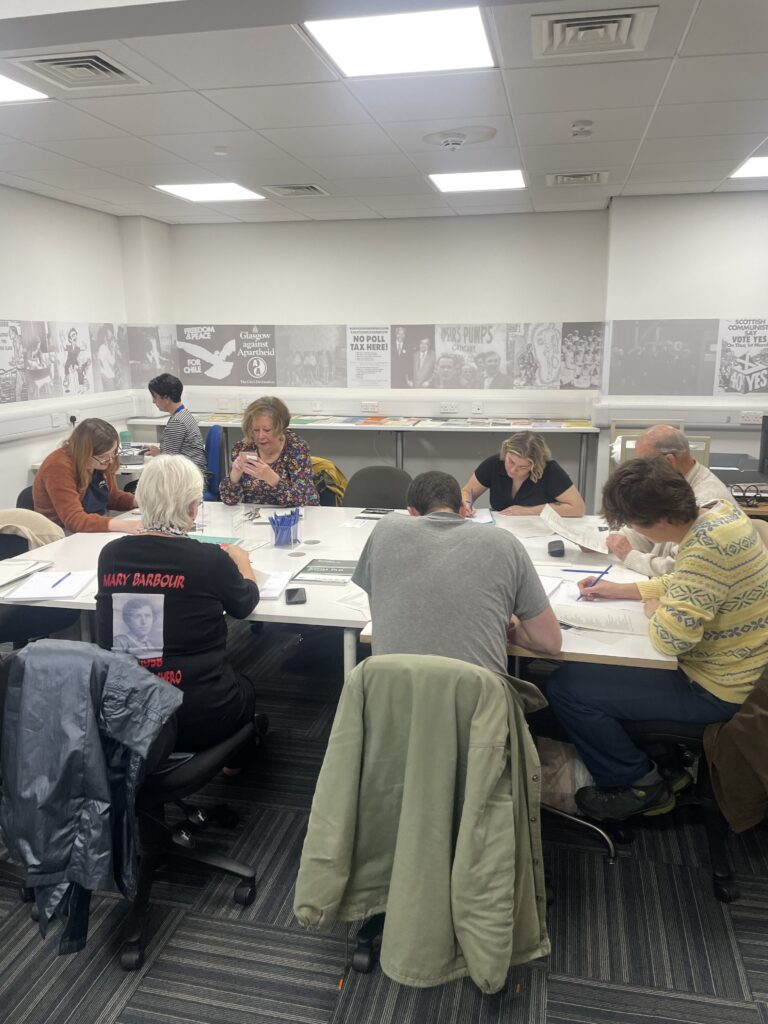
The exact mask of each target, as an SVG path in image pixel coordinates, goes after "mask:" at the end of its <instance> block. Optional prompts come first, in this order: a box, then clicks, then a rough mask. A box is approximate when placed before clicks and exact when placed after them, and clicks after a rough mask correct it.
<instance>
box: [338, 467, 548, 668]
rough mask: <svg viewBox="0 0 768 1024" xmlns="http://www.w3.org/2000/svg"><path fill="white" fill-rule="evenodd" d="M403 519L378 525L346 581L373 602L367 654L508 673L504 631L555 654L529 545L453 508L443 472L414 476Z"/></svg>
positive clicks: (454, 490)
mask: <svg viewBox="0 0 768 1024" xmlns="http://www.w3.org/2000/svg"><path fill="white" fill-rule="evenodd" d="M407 502H408V511H409V513H410V515H409V516H408V517H407V518H406V517H405V516H400V515H396V514H391V515H388V516H387V517H386V518H385V519H382V520H381V522H379V523H378V524H377V525H376V528H375V529H374V531H373V533H372V534H371V536H370V537H369V538H368V543H367V544H366V545H365V548H364V549H363V553H362V555H361V556H360V560H359V561H358V563H357V568H356V569H355V574H354V576H353V577H352V579H353V581H354V582H355V583H357V585H358V586H360V587H362V589H363V590H365V591H366V592H367V593H368V595H369V597H370V602H371V617H372V620H373V653H374V654H440V655H443V656H444V657H446V658H457V659H459V660H460V661H468V662H470V663H471V664H473V665H480V666H482V667H484V668H489V669H491V670H492V671H494V672H500V673H502V674H503V675H506V673H507V634H508V630H509V629H510V626H511V627H512V628H513V629H514V637H515V639H516V641H517V642H519V643H521V644H523V645H525V646H528V647H531V648H533V649H535V650H538V651H541V652H542V653H545V654H558V653H559V652H560V644H561V635H560V626H559V624H558V621H557V619H556V617H555V614H554V612H553V611H552V608H551V607H550V605H549V601H548V599H547V596H546V594H545V593H544V589H543V587H542V585H541V583H540V582H539V577H538V575H537V574H536V570H535V569H534V568H533V565H532V564H531V560H530V558H529V557H528V554H527V552H526V551H525V549H524V548H523V546H522V545H521V544H520V542H519V541H518V540H517V538H516V537H514V536H513V535H512V534H511V533H509V532H508V531H506V530H503V529H498V528H495V527H493V526H487V525H482V524H479V523H474V522H472V520H470V519H464V518H462V516H461V515H459V509H460V508H461V490H460V488H459V485H458V483H457V482H456V481H455V480H454V478H453V477H452V476H449V475H448V474H447V473H441V472H438V471H432V472H429V473H422V474H421V475H420V476H417V477H416V479H415V480H414V481H413V482H412V483H411V485H410V487H409V489H408V497H407Z"/></svg>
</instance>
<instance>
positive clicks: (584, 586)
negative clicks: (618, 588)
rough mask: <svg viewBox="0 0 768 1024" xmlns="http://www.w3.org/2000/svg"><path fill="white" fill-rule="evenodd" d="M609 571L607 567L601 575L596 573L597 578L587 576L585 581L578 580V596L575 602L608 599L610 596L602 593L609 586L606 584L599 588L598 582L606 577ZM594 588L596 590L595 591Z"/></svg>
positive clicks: (609, 568)
mask: <svg viewBox="0 0 768 1024" xmlns="http://www.w3.org/2000/svg"><path fill="white" fill-rule="evenodd" d="M610 570H611V567H610V565H608V566H606V567H605V569H603V571H602V572H601V573H598V574H597V576H587V578H586V579H584V580H579V582H578V587H579V596H578V598H577V600H579V601H581V600H582V599H583V600H585V601H594V599H595V598H596V597H609V596H610V595H609V594H606V593H605V592H604V591H605V588H606V587H610V585H611V584H610V583H606V584H603V585H602V586H601V585H600V580H601V579H602V578H603V577H604V576H605V575H606V573H608V572H610ZM595 587H597V588H598V589H597V590H595Z"/></svg>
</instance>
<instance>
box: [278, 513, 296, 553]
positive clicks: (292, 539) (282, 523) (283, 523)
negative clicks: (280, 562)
mask: <svg viewBox="0 0 768 1024" xmlns="http://www.w3.org/2000/svg"><path fill="white" fill-rule="evenodd" d="M298 533H299V524H298V523H294V522H291V519H290V518H289V517H288V516H281V517H279V518H278V521H277V523H273V524H272V541H273V543H274V545H275V547H276V548H290V547H293V545H294V544H298Z"/></svg>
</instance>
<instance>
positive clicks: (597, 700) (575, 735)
mask: <svg viewBox="0 0 768 1024" xmlns="http://www.w3.org/2000/svg"><path fill="white" fill-rule="evenodd" d="M547 699H548V700H549V702H550V704H551V705H552V710H553V711H554V713H555V715H556V716H557V718H558V719H559V720H560V722H561V723H562V725H563V726H564V727H565V729H566V731H567V732H568V734H569V736H570V738H571V740H572V741H573V743H574V744H575V746H576V749H577V750H578V752H579V755H580V757H581V759H582V760H583V761H584V763H585V764H586V766H587V768H588V769H589V771H590V774H591V775H592V778H593V779H594V780H595V782H596V783H597V785H598V786H600V787H601V788H604V789H605V788H608V787H610V786H628V785H631V784H632V783H633V782H636V781H637V780H638V779H641V778H642V777H643V776H644V775H647V773H648V772H649V771H650V770H651V768H652V764H651V762H650V760H649V759H648V757H647V755H646V754H644V753H643V751H642V750H640V749H639V748H638V747H636V746H635V744H634V743H633V742H632V740H631V739H630V738H629V736H628V735H627V734H626V732H625V731H624V729H623V728H622V727H621V722H622V721H635V722H643V721H653V720H655V721H659V720H661V721H669V722H704V723H709V722H727V721H728V719H729V718H731V717H732V716H733V715H734V714H735V713H736V712H737V711H738V710H739V708H740V707H741V705H740V704H732V703H730V702H729V701H724V700H720V698H719V697H715V696H714V694H711V693H709V692H708V691H707V690H705V689H704V687H703V686H699V684H698V683H694V682H693V681H692V680H690V679H688V677H687V676H686V675H685V673H684V672H682V671H681V670H680V669H677V671H675V672H670V671H668V670H667V669H656V668H628V667H625V666H622V665H589V664H581V663H579V662H569V663H567V664H564V665H563V666H562V667H561V668H559V669H557V671H556V672H554V673H553V675H552V676H551V678H550V680H549V682H548V683H547Z"/></svg>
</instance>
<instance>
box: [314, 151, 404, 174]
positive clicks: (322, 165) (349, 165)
mask: <svg viewBox="0 0 768 1024" xmlns="http://www.w3.org/2000/svg"><path fill="white" fill-rule="evenodd" d="M304 163H305V164H306V165H307V167H310V168H311V169H312V170H313V171H314V172H315V173H316V174H321V175H322V176H323V177H324V178H341V177H344V178H396V177H399V176H401V175H408V174H413V164H412V163H411V161H410V160H409V159H408V157H407V156H403V155H402V153H385V154H379V155H377V156H338V157H305V158H304Z"/></svg>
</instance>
